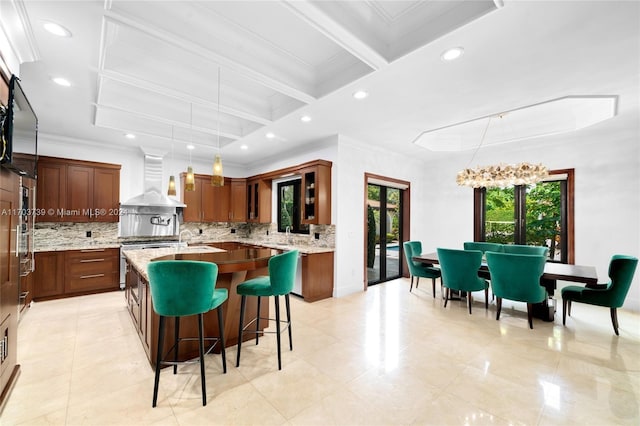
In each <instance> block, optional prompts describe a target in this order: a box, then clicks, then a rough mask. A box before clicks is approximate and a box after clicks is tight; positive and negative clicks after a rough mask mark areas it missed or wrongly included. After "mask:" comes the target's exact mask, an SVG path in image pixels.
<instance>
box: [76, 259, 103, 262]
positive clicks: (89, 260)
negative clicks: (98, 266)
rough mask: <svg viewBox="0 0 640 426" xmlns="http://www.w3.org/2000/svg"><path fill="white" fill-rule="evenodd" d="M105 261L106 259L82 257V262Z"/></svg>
mask: <svg viewBox="0 0 640 426" xmlns="http://www.w3.org/2000/svg"><path fill="white" fill-rule="evenodd" d="M90 262H104V259H82V260H80V263H90Z"/></svg>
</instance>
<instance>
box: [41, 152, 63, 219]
mask: <svg viewBox="0 0 640 426" xmlns="http://www.w3.org/2000/svg"><path fill="white" fill-rule="evenodd" d="M66 194H67V166H66V165H65V164H62V163H52V162H43V161H38V189H37V191H36V207H37V208H38V209H39V211H40V212H41V213H42V214H39V215H37V216H36V221H38V222H60V221H63V220H64V218H63V215H62V214H58V213H60V212H62V211H63V210H64V209H65V208H66V206H65V203H66V199H67V196H66Z"/></svg>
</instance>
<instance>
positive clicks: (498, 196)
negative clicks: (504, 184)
mask: <svg viewBox="0 0 640 426" xmlns="http://www.w3.org/2000/svg"><path fill="white" fill-rule="evenodd" d="M486 200H487V201H486V210H485V223H484V229H485V241H487V242H491V243H501V244H507V243H511V244H513V242H514V241H515V220H514V212H515V201H514V200H515V192H514V188H513V187H511V188H504V189H501V188H487V197H486Z"/></svg>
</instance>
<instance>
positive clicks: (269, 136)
mask: <svg viewBox="0 0 640 426" xmlns="http://www.w3.org/2000/svg"><path fill="white" fill-rule="evenodd" d="M265 136H266V137H267V139H273V138H275V137H276V135H274V134H273V133H271V132H269V133H267V134H266V135H265Z"/></svg>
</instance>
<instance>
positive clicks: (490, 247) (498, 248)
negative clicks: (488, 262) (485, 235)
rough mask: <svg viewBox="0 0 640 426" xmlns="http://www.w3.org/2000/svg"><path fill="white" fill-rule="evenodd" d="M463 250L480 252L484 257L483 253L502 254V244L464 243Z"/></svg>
mask: <svg viewBox="0 0 640 426" xmlns="http://www.w3.org/2000/svg"><path fill="white" fill-rule="evenodd" d="M463 246H464V249H465V250H480V251H481V252H482V254H483V255H484V254H485V252H488V251H493V252H498V253H500V252H502V244H499V243H488V242H486V241H465V242H464V243H463Z"/></svg>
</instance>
